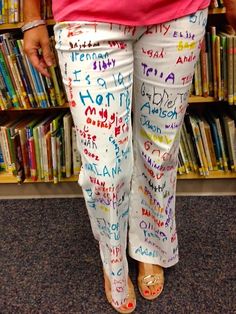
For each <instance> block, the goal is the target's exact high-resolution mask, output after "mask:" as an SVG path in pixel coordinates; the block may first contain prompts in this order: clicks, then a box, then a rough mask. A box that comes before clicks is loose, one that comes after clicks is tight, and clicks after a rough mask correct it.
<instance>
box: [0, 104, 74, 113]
mask: <svg viewBox="0 0 236 314" xmlns="http://www.w3.org/2000/svg"><path fill="white" fill-rule="evenodd" d="M62 108H70V106H69V104H68V103H66V104H65V105H63V106H57V107H47V108H41V107H39V108H38V107H37V108H9V109H5V110H0V112H5V111H9V112H11V111H31V110H37V111H38V110H57V109H62Z"/></svg>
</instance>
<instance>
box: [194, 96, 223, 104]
mask: <svg viewBox="0 0 236 314" xmlns="http://www.w3.org/2000/svg"><path fill="white" fill-rule="evenodd" d="M204 102H223V101H222V100H217V99H215V98H214V97H211V96H208V97H203V96H194V95H193V96H190V97H189V103H190V104H193V103H204Z"/></svg>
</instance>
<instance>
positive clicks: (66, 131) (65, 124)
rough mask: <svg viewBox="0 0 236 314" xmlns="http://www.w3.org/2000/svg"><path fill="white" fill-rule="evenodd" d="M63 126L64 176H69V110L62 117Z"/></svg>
mask: <svg viewBox="0 0 236 314" xmlns="http://www.w3.org/2000/svg"><path fill="white" fill-rule="evenodd" d="M63 128H64V141H65V168H66V177H67V178H69V177H70V176H71V170H72V139H71V131H72V116H71V113H70V112H67V113H66V114H65V115H64V117H63Z"/></svg>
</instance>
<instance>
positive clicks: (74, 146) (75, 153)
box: [72, 126, 81, 176]
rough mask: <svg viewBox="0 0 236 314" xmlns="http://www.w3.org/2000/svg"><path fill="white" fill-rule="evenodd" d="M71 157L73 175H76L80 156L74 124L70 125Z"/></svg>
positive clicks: (79, 164)
mask: <svg viewBox="0 0 236 314" xmlns="http://www.w3.org/2000/svg"><path fill="white" fill-rule="evenodd" d="M72 158H73V175H75V176H78V175H79V172H80V168H81V158H80V154H79V151H78V148H77V138H76V128H75V126H73V127H72Z"/></svg>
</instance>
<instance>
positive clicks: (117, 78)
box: [23, 0, 236, 313]
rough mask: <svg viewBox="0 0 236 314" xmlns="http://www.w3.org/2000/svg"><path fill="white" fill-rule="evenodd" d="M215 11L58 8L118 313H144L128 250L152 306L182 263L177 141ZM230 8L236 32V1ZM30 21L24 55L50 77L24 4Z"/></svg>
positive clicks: (150, 4)
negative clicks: (169, 271)
mask: <svg viewBox="0 0 236 314" xmlns="http://www.w3.org/2000/svg"><path fill="white" fill-rule="evenodd" d="M208 5H209V0H187V1H181V0H177V1H170V0H146V1H143V0H138V1H135V2H132V1H125V0H124V1H117V2H116V3H112V4H111V2H110V1H108V0H104V1H103V2H101V1H99V2H96V1H89V0H79V1H78V0H74V1H73V0H70V1H68V0H62V1H53V12H54V18H55V20H56V22H57V23H56V25H55V27H54V32H55V39H56V49H57V52H58V58H59V64H60V69H61V72H62V76H63V82H64V85H65V88H66V91H67V96H68V100H69V103H70V108H71V112H72V116H73V120H74V124H75V126H76V129H77V142H78V149H79V151H80V154H81V156H82V169H81V173H80V177H79V184H80V185H81V187H82V190H83V194H84V198H85V201H86V205H87V209H88V213H89V217H90V222H91V227H92V231H93V234H94V236H95V238H96V239H97V240H98V241H99V247H100V254H101V259H102V263H103V271H104V280H105V292H106V296H107V299H108V301H109V302H110V303H111V305H112V306H113V307H114V308H115V309H116V310H117V311H118V312H120V313H131V312H132V311H133V310H134V309H135V306H136V296H135V293H134V288H133V284H132V282H131V280H130V278H129V275H128V264H127V258H126V248H127V246H126V243H127V242H128V254H129V255H130V256H131V257H132V258H134V259H135V260H137V261H138V268H139V275H138V287H139V291H140V293H141V295H142V296H143V297H144V298H146V299H148V300H153V299H155V298H156V297H157V296H159V295H160V293H161V291H162V290H163V285H164V272H163V268H166V267H170V266H172V265H174V264H176V263H177V262H178V244H177V233H176V224H175V185H176V168H177V155H178V149H179V135H180V130H181V126H182V123H183V118H184V114H185V110H186V107H187V104H188V95H189V90H190V87H191V82H192V77H193V73H194V65H195V63H196V61H197V59H198V56H199V50H200V45H201V40H202V38H203V36H204V33H205V26H206V22H207V7H208ZM225 5H226V7H227V12H228V13H227V14H228V19H229V22H230V23H231V24H232V26H234V27H235V16H236V13H235V12H236V8H235V7H236V6H235V1H234V0H227V1H225ZM24 16H25V25H24V27H23V32H24V43H25V44H24V45H25V52H26V54H27V55H28V57H29V58H30V60H31V62H32V64H33V65H34V66H35V68H36V69H37V70H38V71H39V72H41V73H42V74H44V75H46V76H48V75H49V74H48V71H47V67H48V66H50V65H52V64H53V63H54V60H53V57H52V53H51V50H50V45H49V40H48V33H47V28H46V26H45V22H44V21H43V20H41V17H40V1H39V0H33V1H30V2H29V1H24ZM39 48H41V49H42V57H41V56H39V54H38V49H39ZM131 107H132V108H131ZM131 109H132V112H133V123H131ZM127 238H128V239H127ZM127 240H128V241H127Z"/></svg>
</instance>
